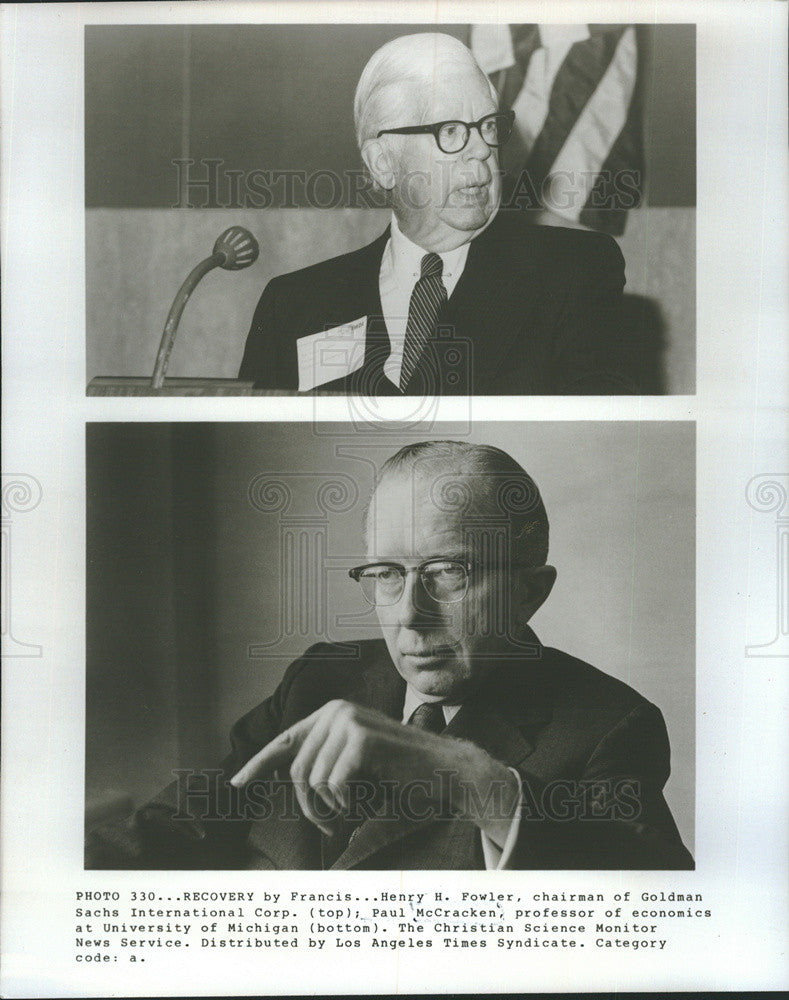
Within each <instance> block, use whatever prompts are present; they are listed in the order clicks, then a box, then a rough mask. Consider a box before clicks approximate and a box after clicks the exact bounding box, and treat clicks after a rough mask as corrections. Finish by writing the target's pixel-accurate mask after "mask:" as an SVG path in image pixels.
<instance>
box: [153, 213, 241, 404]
mask: <svg viewBox="0 0 789 1000" xmlns="http://www.w3.org/2000/svg"><path fill="white" fill-rule="evenodd" d="M259 252H260V251H259V248H258V244H257V240H256V239H255V237H254V236H253V235H252V233H250V232H249V231H248V230H247V229H243V228H242V227H241V226H231V227H230V229H226V230H225V231H224V232H223V233H222V234H221V235H220V236H219V237H218V238H217V241H216V243H215V244H214V252H213V253H212V254H211V256H210V257H206V259H205V260H202V261H200V263H199V264H198V265H197V267H195V268H194V269H193V270H192V271H191V272H190V273H189V275H188V276H187V278H186V281H184V283H183V284H182V285H181V287H180V288H179V289H178V294H177V295H176V296H175V299H174V300H173V304H172V305H171V306H170V311H169V313H168V314H167V320H166V322H165V324H164V331H163V333H162V339H161V341H160V342H159V352H158V353H157V355H156V364H155V365H154V368H153V375H152V376H151V388H152V389H161V388H162V386H163V385H164V375H165V372H166V371H167V365H168V364H169V363H170V352H171V351H172V349H173V343H174V342H175V334H176V331H177V330H178V323H179V321H180V319H181V313H183V311H184V306H185V305H186V303H187V302H188V301H189V296H190V295H191V294H192V292H193V291H194V290H195V288H196V287H197V284H198V282H199V281H200V280H201V279H202V278H204V277H205V276H206V275H207V274H208V272H209V271H213V269H214V268H215V267H223V268H225V270H228V271H240V270H242V269H243V268H245V267H249V265H250V264H254V262H255V261H256V260H257V258H258V253H259Z"/></svg>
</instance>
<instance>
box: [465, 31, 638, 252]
mask: <svg viewBox="0 0 789 1000" xmlns="http://www.w3.org/2000/svg"><path fill="white" fill-rule="evenodd" d="M470 45H471V50H472V52H473V53H474V55H475V57H476V59H477V62H478V63H479V65H480V66H481V67H482V69H483V70H484V71H485V72H486V73H487V74H488V75H489V76H490V78H491V80H492V81H493V84H494V86H495V87H496V90H497V91H498V94H499V101H500V105H501V107H503V108H512V109H513V110H514V111H515V127H514V129H513V135H512V138H511V139H510V142H509V144H508V146H507V149H506V151H505V168H506V171H505V188H504V190H505V196H504V197H505V204H510V205H513V206H517V207H520V208H524V209H528V208H531V209H538V208H540V207H542V208H546V209H549V210H550V211H551V212H554V213H555V214H556V215H558V216H560V217H562V218H563V219H565V220H567V221H569V222H572V223H577V224H580V225H584V226H588V227H589V228H592V229H600V230H602V231H603V232H607V233H612V234H613V235H620V234H621V233H623V232H624V228H625V221H626V219H627V211H628V209H630V208H635V207H636V206H637V205H638V204H639V203H640V201H641V194H642V191H643V184H644V155H643V142H642V133H641V114H640V103H639V100H638V90H637V69H638V46H637V38H636V29H635V26H634V25H632V24H604V25H593V24H589V25H587V24H580V25H553V24H522V25H493V24H485V25H472V27H471V39H470Z"/></svg>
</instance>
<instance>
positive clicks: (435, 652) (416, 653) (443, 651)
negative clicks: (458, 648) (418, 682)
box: [400, 646, 455, 663]
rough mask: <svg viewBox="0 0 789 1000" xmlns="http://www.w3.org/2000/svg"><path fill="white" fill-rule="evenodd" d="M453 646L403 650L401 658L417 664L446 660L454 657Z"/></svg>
mask: <svg viewBox="0 0 789 1000" xmlns="http://www.w3.org/2000/svg"><path fill="white" fill-rule="evenodd" d="M454 653H455V648H454V646H436V647H435V648H434V649H419V650H404V651H403V652H401V654H400V655H401V656H407V657H409V658H410V659H412V660H415V661H416V662H417V663H429V662H430V661H432V660H446V659H447V657H450V656H454Z"/></svg>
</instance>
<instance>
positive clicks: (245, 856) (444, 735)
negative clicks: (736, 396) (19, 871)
mask: <svg viewBox="0 0 789 1000" xmlns="http://www.w3.org/2000/svg"><path fill="white" fill-rule="evenodd" d="M453 431H454V433H453ZM694 449H695V441H694V428H693V425H692V424H690V423H687V422H670V423H651V424H649V425H647V426H639V425H638V424H633V423H628V422H621V423H616V424H600V423H594V422H585V423H576V422H569V423H564V424H556V423H551V422H540V423H528V424H526V423H506V424H494V425H488V426H485V427H483V428H476V427H475V428H474V430H473V431H472V432H470V433H469V432H466V433H465V434H460V435H458V434H457V432H456V428H453V427H452V426H451V425H450V426H447V427H443V426H441V427H435V426H434V427H428V428H420V427H419V426H414V427H413V428H412V430H411V433H410V434H408V435H406V436H404V435H403V433H402V431H401V432H400V433H397V432H390V433H385V432H381V431H380V430H377V429H376V428H375V426H374V425H371V429H370V430H369V432H368V433H367V434H365V433H364V432H361V431H358V430H357V431H355V432H354V431H351V430H349V429H348V427H347V425H346V426H344V425H341V424H339V425H330V426H325V425H318V426H315V425H310V424H307V423H297V424H265V425H261V424H258V423H245V424H233V423H218V424H200V423H197V424H195V423H190V424H160V423H146V424H129V423H123V424H117V423H115V424H88V427H87V476H88V482H87V496H88V517H87V531H88V534H87V545H88V550H87V551H88V579H87V616H88V632H87V675H86V682H87V693H86V711H87V715H86V721H87V730H86V779H87V790H86V808H87V815H86V819H87V823H88V830H87V853H86V866H87V867H89V868H90V867H103V868H128V867H131V868H150V867H153V868H173V869H180V868H203V869H215V868H258V869H259V868H269V869H270V868H280V869H283V868H284V869H304V868H306V869H310V870H313V869H322V868H335V869H358V868H362V869H371V868H372V869H377V870H380V869H409V868H421V869H448V868H451V869H485V868H487V869H491V868H493V869H496V868H514V869H539V870H544V869H563V870H564V869H605V870H608V869H615V870H622V869H650V870H652V869H660V870H667V869H674V870H676V869H685V870H687V869H692V868H693V858H692V854H691V849H692V846H693V822H694V763H693V761H694V722H693V719H694V711H695V708H694V682H695V672H694V636H695V631H694V614H695V610H694V592H695V567H694V556H693V552H694V497H695V487H694V472H695V460H694V458H695V456H694ZM579 453H580V454H581V455H582V456H583V458H582V459H580V460H579V458H578V456H579ZM549 525H550V540H549ZM533 617H534V619H535V620H534V623H533V625H534V627H532V618H533ZM538 635H539V638H538ZM664 716H665V721H664ZM667 724H668V730H667ZM669 733H670V734H671V749H672V751H673V752H670V749H669ZM228 734H229V739H228ZM220 761H221V763H220ZM672 772H673V773H672ZM670 775H671V776H670ZM157 784H158V785H159V786H165V785H167V786H169V787H167V788H166V790H165V791H163V792H161V793H160V794H159V789H157ZM664 792H665V795H664ZM154 793H157V794H154ZM149 796H150V798H149ZM666 796H668V799H669V800H670V802H671V803H672V807H673V808H672V807H670V806H669V804H668V802H667V798H666ZM132 810H134V811H133V812H132ZM129 813H131V818H130V819H129V818H127V816H126V815H125V814H129ZM108 817H109V818H108ZM680 829H681V831H682V832H680Z"/></svg>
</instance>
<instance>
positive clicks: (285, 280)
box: [239, 209, 636, 396]
mask: <svg viewBox="0 0 789 1000" xmlns="http://www.w3.org/2000/svg"><path fill="white" fill-rule="evenodd" d="M388 238H389V231H388V230H387V231H386V232H385V233H383V235H381V236H380V237H379V238H378V239H377V240H375V242H373V243H371V244H370V245H369V246H366V247H363V248H362V249H361V250H357V251H354V252H353V253H348V254H344V255H343V256H341V257H335V258H333V259H332V260H327V261H324V262H322V263H320V264H315V265H313V266H312V267H307V268H304V269H303V270H301V271H294V272H293V273H291V274H285V275H282V276H280V277H278V278H274V279H273V280H272V281H270V282H269V284H268V285H267V286H266V288H265V290H264V292H263V295H262V296H261V299H260V302H259V303H258V307H257V309H256V311H255V316H254V319H253V321H252V327H251V329H250V331H249V336H248V338H247V343H246V350H245V352H244V359H243V361H242V364H241V370H240V372H239V377H240V378H244V379H253V380H254V381H255V384H256V386H258V387H259V388H266V389H288V390H294V391H295V390H296V389H297V388H298V381H299V380H298V366H297V355H296V341H297V340H298V339H299V338H300V337H306V336H310V335H312V334H316V333H320V332H322V331H324V330H328V329H331V328H333V327H335V326H340V325H342V324H345V323H350V322H352V321H353V320H357V319H359V318H360V317H362V316H367V318H368V319H367V331H366V341H365V358H364V365H363V367H362V368H360V369H359V370H357V371H356V372H353V373H352V374H351V375H349V376H346V377H344V378H338V379H336V380H334V381H332V382H329V383H327V384H324V385H323V386H320V387H319V389H322V390H339V391H342V392H346V393H352V394H359V395H366V396H374V395H392V394H394V395H399V394H400V393H399V390H398V389H396V388H395V386H394V385H393V384H392V383H391V382H390V381H389V380H388V379H387V378H386V376H385V375H384V374H383V363H384V361H385V360H386V358H387V357H388V356H389V353H390V346H389V337H388V334H387V332H386V325H385V323H384V320H383V318H382V308H381V298H380V292H379V287H378V277H379V270H380V266H381V259H382V256H383V252H384V249H385V247H386V242H387V240H388ZM624 283H625V279H624V260H623V258H622V254H621V252H620V250H619V247H618V246H617V245H616V243H615V242H614V241H613V240H612V239H611V237H610V236H605V235H603V234H602V233H594V232H588V231H583V230H574V229H563V228H557V227H548V226H533V225H529V224H528V222H527V221H526V220H525V219H524V217H523V216H522V215H521V214H520V213H516V212H512V211H507V210H504V209H502V210H500V211H499V214H498V215H497V216H496V218H495V219H494V221H493V222H492V223H491V225H490V226H489V227H488V228H487V229H486V230H485V231H484V232H482V233H481V234H480V235H479V236H478V237H477V238H476V239H475V240H473V241H472V243H471V246H470V247H469V252H468V258H467V260H466V266H465V269H464V271H463V274H462V275H461V277H460V280H459V281H458V283H457V286H456V287H455V289H454V291H453V293H452V295H451V297H450V298H449V300H448V302H447V304H446V307H445V310H444V312H443V313H442V315H441V316H440V318H439V330H438V334H437V336H436V338H435V339H434V340H433V341H431V343H430V344H429V345H428V348H427V349H426V352H425V355H424V357H423V363H422V365H420V368H419V370H418V375H417V376H415V377H414V379H413V380H412V383H411V385H410V386H409V394H411V395H420V396H424V395H471V394H473V395H488V396H499V395H501V396H503V395H564V394H583V395H594V394H601V395H608V394H612V393H632V392H635V391H636V387H635V385H634V383H633V381H632V379H631V378H630V376H629V375H628V374H626V367H627V365H626V363H625V361H624V358H625V355H626V351H625V344H624V343H623V337H622V329H621V317H620V307H621V299H622V288H623V286H624Z"/></svg>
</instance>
